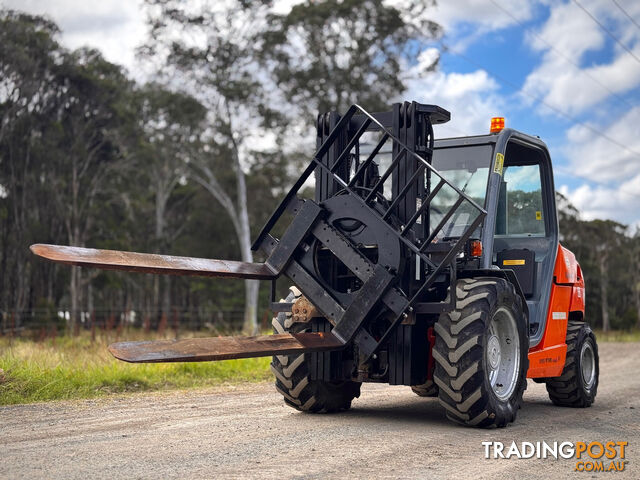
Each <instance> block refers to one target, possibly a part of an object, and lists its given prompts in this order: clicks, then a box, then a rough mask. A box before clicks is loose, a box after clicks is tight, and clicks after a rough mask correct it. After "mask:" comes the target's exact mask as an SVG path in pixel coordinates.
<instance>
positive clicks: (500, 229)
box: [496, 163, 545, 236]
mask: <svg viewBox="0 0 640 480" xmlns="http://www.w3.org/2000/svg"><path fill="white" fill-rule="evenodd" d="M502 174H503V176H502V182H501V185H500V194H499V196H498V211H497V216H496V235H510V236H544V235H545V222H544V216H543V215H544V208H543V204H542V182H541V180H540V166H539V165H538V164H537V163H536V164H531V165H505V167H504V169H503V173H502Z"/></svg>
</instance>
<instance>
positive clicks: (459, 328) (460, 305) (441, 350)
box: [433, 277, 529, 428]
mask: <svg viewBox="0 0 640 480" xmlns="http://www.w3.org/2000/svg"><path fill="white" fill-rule="evenodd" d="M456 296H457V301H456V307H457V308H456V310H454V311H452V312H449V313H445V314H442V315H441V316H440V318H439V319H438V322H437V323H436V324H435V326H434V331H435V334H436V343H435V346H434V349H433V358H434V360H435V362H436V368H435V371H434V381H435V383H436V385H437V386H438V387H439V392H438V399H439V401H440V404H441V405H442V406H443V407H444V408H445V410H446V414H447V417H448V418H449V419H451V420H453V421H455V422H458V423H462V424H464V425H468V426H477V427H485V428H486V427H505V426H506V425H507V424H508V423H510V422H513V421H514V420H515V418H516V414H517V412H518V409H519V408H520V405H521V403H522V395H523V393H524V390H525V389H526V387H527V379H526V375H527V370H528V367H529V359H528V353H529V337H528V335H527V332H528V328H529V327H528V320H527V318H526V316H525V314H524V311H523V307H522V299H521V297H520V296H519V295H518V294H517V293H516V291H515V288H514V287H513V285H512V284H511V283H510V282H508V281H506V280H504V279H501V278H494V277H479V278H475V279H462V280H460V281H458V283H457V285H456ZM498 310H500V315H501V316H504V315H509V314H510V315H512V317H511V318H512V319H513V320H514V322H512V325H513V329H514V333H517V335H518V337H519V338H518V340H519V345H520V352H519V359H518V364H517V368H516V367H514V369H513V382H512V385H513V387H512V388H511V389H510V390H511V393H509V390H507V392H505V395H508V396H507V397H505V398H504V399H501V398H499V397H498V395H497V394H496V392H495V391H494V389H493V388H492V386H491V382H490V380H489V369H490V367H489V366H488V361H487V354H486V350H487V346H488V343H489V328H490V325H491V322H492V319H493V318H494V316H495V315H496V312H498ZM498 318H500V317H498ZM500 358H501V357H500ZM505 358H507V357H506V355H505ZM513 361H515V358H514V359H513Z"/></svg>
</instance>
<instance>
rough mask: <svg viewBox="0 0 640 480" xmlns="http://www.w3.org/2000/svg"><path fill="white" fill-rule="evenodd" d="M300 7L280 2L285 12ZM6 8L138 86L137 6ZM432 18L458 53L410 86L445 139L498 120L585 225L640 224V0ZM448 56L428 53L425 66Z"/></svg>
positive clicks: (7, 1)
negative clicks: (431, 106)
mask: <svg viewBox="0 0 640 480" xmlns="http://www.w3.org/2000/svg"><path fill="white" fill-rule="evenodd" d="M405 1H406V0H393V1H391V0H388V1H387V3H389V4H393V5H397V6H401V5H402V3H404V2H405ZM294 3H297V2H296V0H278V1H277V2H276V9H278V10H279V11H281V12H284V11H286V10H287V9H288V8H290V7H291V5H292V4H294ZM0 4H1V5H4V6H6V7H12V8H17V9H23V10H28V11H30V12H33V13H46V14H48V15H50V16H51V17H52V18H53V19H54V20H56V21H57V22H58V24H59V25H60V26H61V28H62V29H63V37H62V40H63V42H64V43H65V44H66V45H67V46H69V47H70V48H75V47H79V46H81V45H85V44H88V45H91V46H94V47H97V48H100V49H101V50H102V51H103V52H104V54H105V56H106V57H107V58H108V59H109V60H111V61H114V62H117V63H121V64H124V65H125V66H127V67H128V69H129V70H130V71H131V72H132V74H134V76H138V78H140V77H139V76H140V72H139V71H137V68H136V63H135V58H134V48H135V46H137V45H138V44H140V42H142V40H143V39H144V35H145V25H144V14H143V12H142V11H141V7H140V3H139V1H137V0H136V1H134V0H103V1H101V2H83V1H80V0H58V1H55V2H50V1H45V0H4V1H2V0H0ZM580 5H581V6H582V7H583V8H584V9H586V10H587V11H588V12H589V13H591V15H593V17H595V19H597V21H599V22H601V23H602V24H603V25H604V26H605V28H606V29H607V30H609V32H610V33H611V36H610V35H609V34H608V33H607V32H606V31H605V30H604V29H603V28H602V27H601V26H599V25H598V24H597V23H596V22H595V21H594V20H593V19H592V18H590V17H589V16H588V15H587V13H585V12H584V11H583V10H582V9H581V8H580ZM623 10H624V11H623ZM507 12H509V13H507ZM625 12H626V13H625ZM426 14H427V16H428V17H429V18H430V19H433V20H436V21H437V22H439V23H440V24H441V25H442V26H443V28H444V30H445V36H444V38H443V39H442V44H444V45H446V46H447V47H448V48H449V50H448V52H440V68H439V70H438V71H436V72H434V73H429V74H423V73H422V72H421V70H420V67H421V65H420V64H418V65H412V66H407V70H408V73H409V74H410V75H411V77H412V79H411V80H410V81H409V82H408V86H409V89H408V92H406V93H405V94H404V97H405V98H406V99H408V100H417V101H422V102H424V103H435V104H438V105H440V106H442V107H444V108H446V109H448V110H449V111H451V113H452V121H451V122H450V123H449V124H447V125H443V126H442V127H438V129H437V130H436V135H438V136H459V135H463V134H469V135H472V134H480V133H485V132H487V131H488V129H489V121H490V118H491V117H492V116H504V117H506V121H507V126H509V127H513V128H516V129H519V130H522V131H524V132H526V133H530V134H534V135H539V136H540V137H541V138H542V139H543V140H544V141H545V142H546V143H547V144H548V146H549V149H550V151H551V156H552V159H553V161H554V168H555V176H556V188H557V189H559V190H560V191H562V192H563V193H564V194H565V195H567V196H568V197H569V198H570V200H571V201H572V202H573V203H574V204H575V205H576V206H577V207H578V208H579V210H580V211H581V213H582V215H583V217H584V218H586V219H591V218H610V219H614V220H617V221H620V222H623V223H626V224H630V225H640V88H639V87H640V1H638V0H555V1H552V0H440V2H439V5H437V6H436V7H434V8H430V9H428V10H427V13H426ZM627 14H628V15H629V16H630V17H631V19H629V18H628V17H627ZM514 17H515V18H514ZM634 22H635V23H634ZM612 36H613V37H615V40H614V38H612ZM618 42H619V43H618ZM441 48H442V45H441V44H439V43H434V44H432V45H428V46H427V47H426V49H425V51H423V53H422V56H421V59H422V64H429V63H430V61H431V60H432V59H433V58H436V56H437V55H438V50H441ZM625 48H626V49H628V50H629V51H630V52H629V51H627V50H626V49H625Z"/></svg>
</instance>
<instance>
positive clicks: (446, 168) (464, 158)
mask: <svg viewBox="0 0 640 480" xmlns="http://www.w3.org/2000/svg"><path fill="white" fill-rule="evenodd" d="M492 151H493V147H492V145H472V146H468V147H454V148H442V149H437V150H435V151H434V152H433V162H432V164H433V166H434V167H435V169H436V170H438V171H439V172H440V174H441V175H442V176H443V177H444V178H445V179H446V180H448V181H449V182H451V183H452V184H453V185H455V186H456V187H457V188H459V189H460V190H462V191H463V192H464V193H465V194H466V195H467V196H469V197H470V198H471V199H472V200H473V201H475V202H476V203H477V204H478V205H480V206H484V202H485V197H486V195H487V182H488V180H489V169H490V167H491V156H492ZM436 181H437V180H435V179H434V180H432V184H434V185H435V183H436ZM458 197H459V195H458V194H457V193H456V191H455V190H453V189H452V188H451V187H449V186H448V185H445V186H444V187H443V188H442V189H441V190H440V192H438V194H437V195H436V197H435V198H434V199H433V201H432V202H431V207H430V209H429V212H430V214H429V218H430V222H429V223H430V231H433V230H434V229H435V228H436V227H437V226H438V224H439V223H440V221H441V220H442V218H443V217H444V216H445V215H446V214H447V212H448V211H449V210H450V209H451V208H452V207H453V205H454V204H455V203H456V201H457V200H458ZM477 215H478V211H477V209H476V208H474V207H473V206H472V205H471V204H469V202H465V201H463V202H462V204H461V205H460V206H459V207H458V209H457V210H456V211H455V212H454V213H453V215H452V216H451V218H450V219H449V220H448V221H447V222H446V223H445V225H444V227H443V228H442V230H441V231H440V232H439V233H438V235H437V237H436V238H438V239H443V238H446V237H459V236H461V235H462V234H463V232H464V231H465V229H466V228H467V227H468V226H469V225H471V223H473V221H474V220H475V219H476V216H477ZM474 236H476V237H479V236H480V232H479V228H478V231H477V232H476V233H475V234H474Z"/></svg>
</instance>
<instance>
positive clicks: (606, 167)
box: [563, 106, 640, 195]
mask: <svg viewBox="0 0 640 480" xmlns="http://www.w3.org/2000/svg"><path fill="white" fill-rule="evenodd" d="M593 128H594V129H595V130H596V131H598V132H601V133H602V134H603V135H604V136H603V135H598V134H596V133H595V132H594V131H592V130H590V129H588V128H586V127H584V126H581V125H575V126H573V127H571V128H570V129H569V130H567V145H566V146H565V147H563V153H564V154H565V156H566V157H567V158H568V160H569V164H570V166H571V169H572V170H573V171H575V172H576V173H579V175H581V176H584V177H587V178H589V179H592V180H594V181H596V182H604V183H609V182H615V181H618V182H621V181H624V180H626V179H629V178H632V177H634V176H635V175H640V106H639V107H635V108H633V109H631V110H629V111H628V112H627V113H626V114H624V115H623V116H622V117H620V118H618V119H617V120H616V121H615V122H613V123H611V124H610V125H608V126H606V127H601V126H598V125H594V126H593ZM607 137H608V138H610V139H612V140H614V141H615V142H617V143H619V144H621V145H623V146H624V147H626V148H622V147H620V146H618V145H615V144H614V143H612V142H611V141H610V140H608V139H607ZM637 192H638V195H640V190H637Z"/></svg>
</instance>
